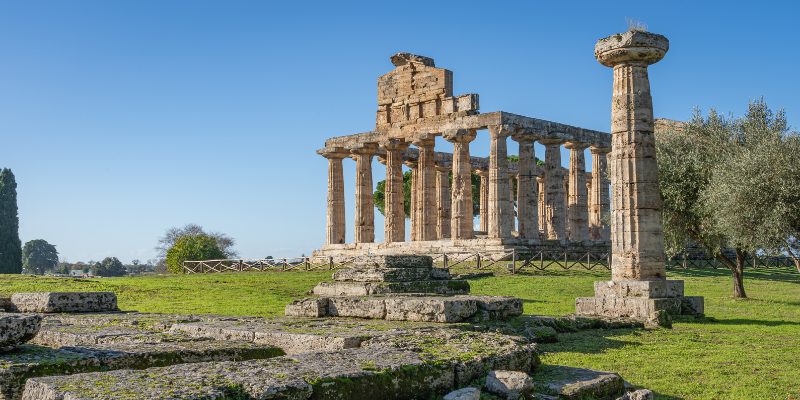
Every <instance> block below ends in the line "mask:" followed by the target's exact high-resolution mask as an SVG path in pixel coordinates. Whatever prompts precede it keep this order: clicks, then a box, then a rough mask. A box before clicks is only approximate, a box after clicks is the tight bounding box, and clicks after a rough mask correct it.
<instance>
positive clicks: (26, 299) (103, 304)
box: [11, 292, 119, 313]
mask: <svg viewBox="0 0 800 400" xmlns="http://www.w3.org/2000/svg"><path fill="white" fill-rule="evenodd" d="M11 302H12V303H13V304H14V308H15V310H16V311H19V312H40V313H69V312H102V311H118V310H119V309H118V308H117V295H116V294H114V293H112V292H34V293H14V294H13V295H11Z"/></svg>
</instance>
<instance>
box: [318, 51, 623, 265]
mask: <svg viewBox="0 0 800 400" xmlns="http://www.w3.org/2000/svg"><path fill="white" fill-rule="evenodd" d="M391 62H392V64H393V65H394V66H395V69H394V70H392V71H391V72H389V73H387V74H386V75H383V76H381V77H380V78H378V110H377V115H376V123H375V129H374V130H373V131H370V132H364V133H358V134H354V135H349V136H340V137H334V138H330V139H328V140H326V141H325V147H323V148H322V149H320V150H319V151H318V153H319V154H320V155H322V156H323V157H325V158H327V159H328V206H327V236H326V242H325V244H324V246H322V248H321V249H319V250H317V251H315V252H314V255H315V256H330V257H339V258H347V257H355V256H360V255H364V254H402V253H405V254H428V255H433V254H441V253H444V252H447V253H470V252H476V251H495V252H500V251H508V250H510V249H520V250H532V249H536V248H537V247H538V248H546V247H547V246H557V247H563V246H565V245H569V246H572V247H593V246H595V247H598V248H603V249H605V248H607V247H608V240H609V227H608V226H607V224H606V223H604V222H603V221H604V218H603V216H604V215H606V214H607V213H608V206H609V197H608V193H609V190H608V185H609V183H608V181H607V178H606V173H605V171H606V155H607V154H608V153H609V152H610V151H611V136H610V135H609V134H608V133H604V132H598V131H593V130H589V129H584V128H579V127H575V126H570V125H566V124H562V123H557V122H551V121H545V120H541V119H536V118H531V117H526V116H521V115H515V114H511V113H507V112H503V111H496V112H489V113H479V111H478V95H477V94H465V95H460V96H454V95H453V73H452V72H451V71H449V70H447V69H443V68H437V67H436V66H435V64H434V60H433V59H431V58H428V57H423V56H419V55H414V54H409V53H397V54H395V55H393V56H392V57H391ZM480 131H488V133H489V134H488V140H489V141H490V144H491V150H490V155H489V157H488V159H487V158H480V157H472V156H471V155H470V143H471V142H472V141H474V140H476V138H477V137H478V133H479V132H480ZM437 136H442V137H443V138H444V139H445V140H447V141H448V142H450V143H452V144H453V152H452V153H446V152H439V151H436V149H435V146H434V139H435V137H437ZM509 138H511V140H514V141H517V142H518V143H519V149H520V151H519V162H515V163H510V162H509V161H508V154H507V142H508V139H509ZM537 141H538V142H539V143H541V144H543V145H544V146H545V147H546V152H545V154H544V165H543V166H539V165H537V163H536V160H537V158H536V156H535V155H534V146H533V144H534V142H537ZM562 147H563V148H564V149H565V150H566V151H569V152H570V165H569V168H568V169H564V168H562V167H561V151H562ZM587 148H588V149H589V150H590V151H591V154H592V162H593V165H592V172H591V173H587V172H586V161H585V157H584V152H585V150H586V149H587ZM376 157H377V158H378V160H379V161H380V162H382V163H383V164H385V165H386V187H385V210H384V211H385V226H384V238H385V239H384V242H383V243H375V222H374V218H373V216H374V204H373V193H372V188H373V177H372V162H373V158H376ZM346 158H352V159H354V160H355V168H356V172H357V173H356V182H355V186H356V187H355V199H354V203H355V227H354V242H353V243H345V230H346V228H345V198H344V182H343V161H342V160H344V159H346ZM403 165H406V166H407V167H409V168H410V169H411V171H412V181H413V184H412V190H411V192H412V194H411V215H410V216H409V217H410V220H411V232H410V235H408V236H410V241H407V240H406V232H405V219H406V215H405V211H404V207H403V170H402V167H403ZM472 173H476V174H477V175H479V176H480V186H479V187H480V189H479V190H480V194H479V198H480V227H479V229H474V226H473V217H472V214H473V212H472V210H473V204H472V201H473V200H472V199H473V193H472V184H471V174H472ZM450 174H452V184H451V183H450V179H448V177H449V176H450ZM514 182H516V185H514ZM515 186H516V187H517V189H518V190H516V191H515V190H514V187H515ZM515 203H516V207H515Z"/></svg>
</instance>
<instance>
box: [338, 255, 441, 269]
mask: <svg viewBox="0 0 800 400" xmlns="http://www.w3.org/2000/svg"><path fill="white" fill-rule="evenodd" d="M353 266H354V267H356V268H362V269H363V268H431V267H433V258H432V257H431V256H417V255H369V256H358V257H356V258H355V259H354V260H353Z"/></svg>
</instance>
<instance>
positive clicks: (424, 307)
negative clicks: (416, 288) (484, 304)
mask: <svg viewBox="0 0 800 400" xmlns="http://www.w3.org/2000/svg"><path fill="white" fill-rule="evenodd" d="M385 303H386V319H387V320H390V321H427V322H461V321H464V320H467V319H469V318H471V317H472V316H473V315H475V313H476V312H477V311H478V307H477V304H476V302H475V300H473V299H469V298H461V297H410V296H409V297H405V296H398V297H387V298H386V300H385Z"/></svg>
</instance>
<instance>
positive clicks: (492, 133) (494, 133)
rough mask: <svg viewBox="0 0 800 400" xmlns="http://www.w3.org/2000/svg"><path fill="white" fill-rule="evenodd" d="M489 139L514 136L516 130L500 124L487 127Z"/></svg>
mask: <svg viewBox="0 0 800 400" xmlns="http://www.w3.org/2000/svg"><path fill="white" fill-rule="evenodd" d="M487 128H489V137H491V138H493V139H495V138H506V137H509V136H511V135H513V134H514V132H515V131H516V129H515V128H514V127H513V126H511V125H507V124H500V125H489V126H488V127H487Z"/></svg>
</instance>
